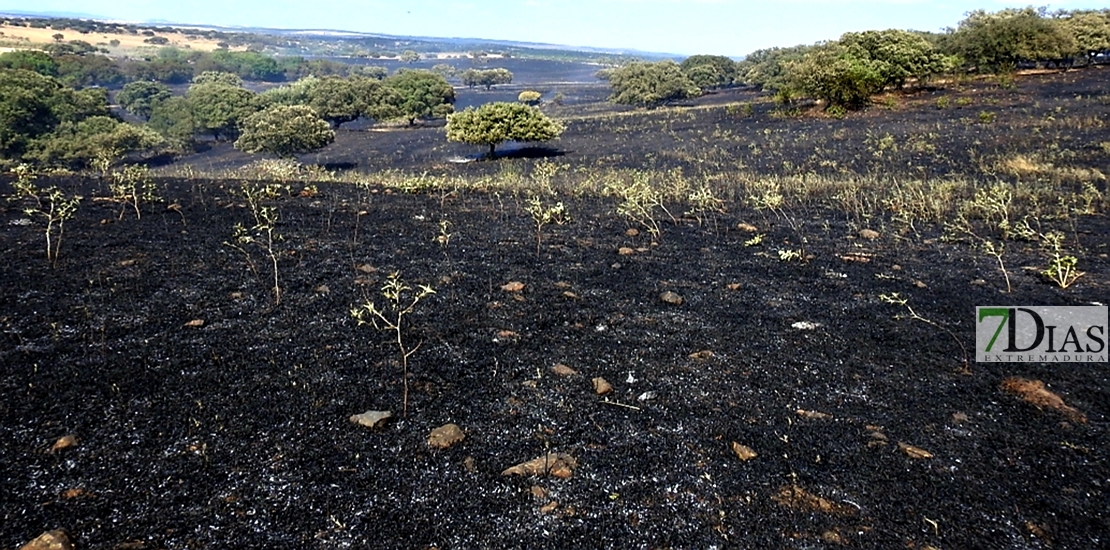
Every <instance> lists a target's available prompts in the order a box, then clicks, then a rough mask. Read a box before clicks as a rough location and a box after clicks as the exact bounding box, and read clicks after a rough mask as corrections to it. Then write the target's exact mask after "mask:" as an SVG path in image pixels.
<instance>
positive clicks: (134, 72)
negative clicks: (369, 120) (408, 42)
mask: <svg viewBox="0 0 1110 550" xmlns="http://www.w3.org/2000/svg"><path fill="white" fill-rule="evenodd" d="M42 50H43V51H34V50H18V51H13V52H6V53H3V54H0V68H8V69H27V70H31V71H35V72H37V73H39V74H42V75H44V76H53V77H56V78H58V79H59V80H61V81H62V82H63V83H65V84H66V85H68V86H73V87H87V86H105V87H118V86H122V85H123V84H125V83H127V82H133V81H138V80H145V81H151V82H160V83H163V84H185V83H188V82H190V81H192V79H193V77H195V76H197V75H199V74H201V73H204V72H211V71H218V72H227V73H232V74H236V75H238V76H239V77H240V78H242V79H243V80H248V81H261V82H285V81H293V80H297V79H299V78H302V77H305V76H310V75H311V76H317V77H323V76H332V75H336V76H350V75H365V76H370V77H375V78H384V77H385V76H386V74H388V72H387V71H386V69H385V68H384V67H373V66H360V65H352V64H347V63H340V62H337V61H331V60H326V59H305V58H303V57H274V56H271V55H267V54H263V53H258V52H251V51H229V50H222V49H221V50H216V51H213V52H200V51H193V50H181V49H177V48H171V47H166V48H161V49H160V50H158V52H157V54H155V55H153V56H151V57H149V58H144V59H116V58H111V57H108V56H105V55H100V53H99V52H98V50H97V48H95V47H93V46H92V45H90V44H88V43H87V42H82V41H71V42H66V43H58V44H48V45H46V46H44V47H43V48H42Z"/></svg>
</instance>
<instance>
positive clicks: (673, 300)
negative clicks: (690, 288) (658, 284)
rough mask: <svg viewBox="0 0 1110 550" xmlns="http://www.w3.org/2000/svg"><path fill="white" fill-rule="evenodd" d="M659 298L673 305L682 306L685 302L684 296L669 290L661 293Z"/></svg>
mask: <svg viewBox="0 0 1110 550" xmlns="http://www.w3.org/2000/svg"><path fill="white" fill-rule="evenodd" d="M659 299H660V300H662V301H664V302H666V303H668V304H671V305H672V306H680V305H682V302H683V299H682V296H679V295H678V294H676V293H674V292H671V291H669V290H668V291H666V292H664V293H662V294H660V295H659Z"/></svg>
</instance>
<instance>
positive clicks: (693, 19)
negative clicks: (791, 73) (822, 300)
mask: <svg viewBox="0 0 1110 550" xmlns="http://www.w3.org/2000/svg"><path fill="white" fill-rule="evenodd" d="M1026 5H1029V3H1027V2H1004V1H998V0H979V1H978V2H969V1H948V0H939V1H930V0H769V1H738V0H485V1H479V0H443V1H434V0H415V1H408V2H399V1H390V0H367V1H362V2H341V1H333V0H312V1H306V0H245V1H237V0H220V1H217V0H189V1H184V2H177V1H173V0H170V1H165V0H163V1H159V2H149V1H138V0H76V1H75V0H35V2H33V3H31V4H28V3H27V2H26V0H14V1H13V0H0V12H2V11H4V10H5V9H8V10H28V9H33V10H35V11H63V12H77V13H87V14H93V15H98V16H103V17H107V18H112V19H123V20H128V21H147V20H167V21H172V22H178V23H197V24H205V23H207V24H217V25H229V26H259V27H276V28H326V29H339V30H353V31H362V32H376V33H384V34H397V35H420V36H439V37H473V38H491V39H503V40H521V41H532V42H547V43H554V44H566V45H572V46H594V47H604V48H634V49H639V50H646V51H653V52H666V53H675V54H682V55H690V54H696V53H711V54H723V55H731V56H736V57H739V56H743V55H745V54H747V53H749V52H751V51H753V50H756V49H759V48H766V47H771V46H792V45H795V44H802V43H806V44H808V43H812V42H816V41H818V40H830V39H835V38H837V37H839V36H840V35H841V34H843V33H845V32H849V31H861V30H870V29H888V28H899V29H916V30H924V31H939V30H941V29H943V28H944V27H948V26H955V25H956V23H958V22H959V20H960V19H962V18H963V14H964V13H966V12H968V11H971V10H974V9H979V8H982V9H987V10H991V11H993V10H998V9H1002V8H1006V7H1024V6H1026ZM1107 6H1108V4H1107V2H1106V0H1102V1H1065V2H1057V3H1054V4H1050V5H1049V8H1050V9H1051V10H1056V9H1096V8H1097V9H1101V8H1106V7H1107Z"/></svg>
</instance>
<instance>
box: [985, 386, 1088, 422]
mask: <svg viewBox="0 0 1110 550" xmlns="http://www.w3.org/2000/svg"><path fill="white" fill-rule="evenodd" d="M1002 390H1003V391H1005V392H1007V393H1012V394H1014V395H1017V396H1018V397H1020V398H1021V399H1022V401H1025V402H1026V403H1029V404H1031V405H1033V406H1035V407H1037V408H1042V407H1045V408H1049V409H1053V410H1055V411H1056V412H1059V413H1061V414H1063V415H1064V416H1067V417H1068V418H1069V419H1071V420H1072V421H1073V422H1077V423H1080V424H1085V423H1086V422H1087V415H1085V414H1083V413H1082V412H1080V411H1079V409H1076V408H1074V407H1071V406H1068V405H1067V404H1066V403H1064V400H1063V398H1061V397H1060V396H1059V395H1056V394H1055V393H1053V392H1051V391H1049V390H1048V389H1046V388H1045V387H1044V382H1041V381H1040V380H1026V379H1025V378H1016V377H1011V378H1007V379H1005V380H1003V381H1002Z"/></svg>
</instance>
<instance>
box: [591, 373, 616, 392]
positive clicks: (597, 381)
mask: <svg viewBox="0 0 1110 550" xmlns="http://www.w3.org/2000/svg"><path fill="white" fill-rule="evenodd" d="M593 385H594V391H595V392H597V394H598V395H605V394H607V393H609V392H611V391H613V385H612V384H610V383H609V382H608V381H606V380H605V379H604V378H602V377H600V376H598V377H597V378H594V379H593Z"/></svg>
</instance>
